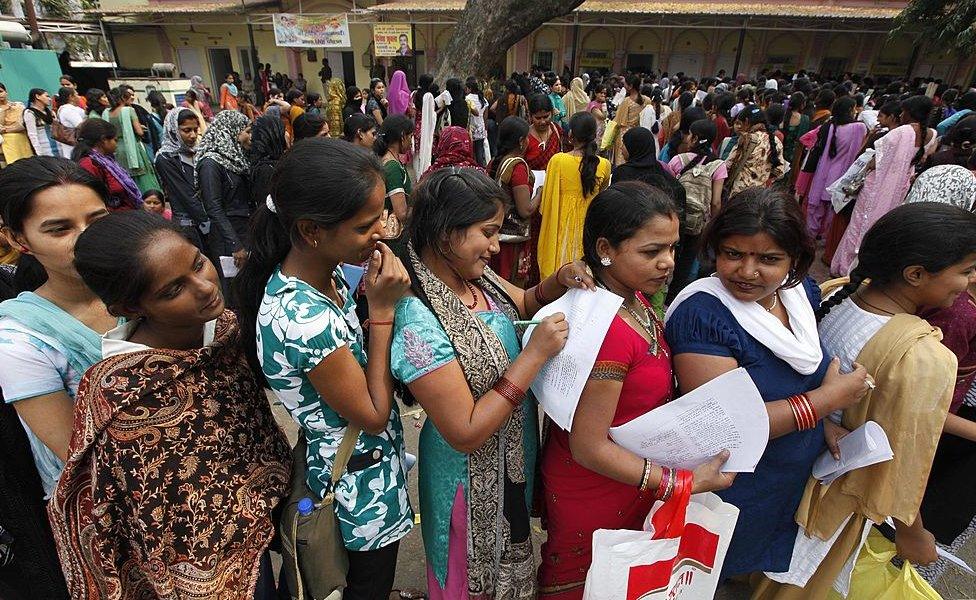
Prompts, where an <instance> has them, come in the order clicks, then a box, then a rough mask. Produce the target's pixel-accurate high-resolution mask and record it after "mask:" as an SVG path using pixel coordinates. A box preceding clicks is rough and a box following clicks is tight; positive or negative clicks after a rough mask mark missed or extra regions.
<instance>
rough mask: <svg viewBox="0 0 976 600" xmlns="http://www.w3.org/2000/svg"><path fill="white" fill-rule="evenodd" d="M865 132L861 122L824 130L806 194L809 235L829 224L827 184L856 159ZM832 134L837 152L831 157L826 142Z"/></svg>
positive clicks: (828, 141)
mask: <svg viewBox="0 0 976 600" xmlns="http://www.w3.org/2000/svg"><path fill="white" fill-rule="evenodd" d="M865 135H867V127H866V126H865V125H864V123H861V122H855V123H848V124H847V125H841V126H840V127H830V131H829V132H828V133H827V145H826V146H825V147H824V151H823V154H822V155H821V156H820V162H818V163H817V170H816V171H814V173H813V179H812V180H811V181H810V192H809V194H808V195H807V198H808V200H807V202H808V203H809V209H808V211H807V227H808V228H809V229H810V232H811V233H812V234H813V235H815V236H816V235H820V234H823V233H825V232H826V231H827V229H829V228H830V221H831V220H832V217H833V208H832V207H831V206H830V194H829V193H827V186H829V185H830V184H832V183H834V182H835V181H837V180H838V179H840V178H841V176H842V175H844V172H845V171H847V169H848V168H850V166H851V165H852V164H853V163H854V161H855V160H856V159H857V156H858V153H859V151H860V150H861V145H862V144H863V143H864V136H865ZM835 136H836V138H837V140H836V146H835V148H836V150H837V154H835V155H834V156H833V157H831V156H830V144H831V142H832V141H833V138H834V137H835ZM821 204H824V205H821Z"/></svg>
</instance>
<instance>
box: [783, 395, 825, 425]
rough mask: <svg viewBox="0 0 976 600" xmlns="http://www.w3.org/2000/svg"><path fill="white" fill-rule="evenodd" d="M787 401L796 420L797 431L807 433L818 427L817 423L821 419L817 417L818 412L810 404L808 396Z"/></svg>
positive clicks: (793, 397)
mask: <svg viewBox="0 0 976 600" xmlns="http://www.w3.org/2000/svg"><path fill="white" fill-rule="evenodd" d="M786 401H787V402H789V403H790V409H792V411H793V418H794V419H796V429H797V431H805V430H807V429H813V428H814V427H816V426H817V421H819V420H820V418H819V417H818V416H817V411H816V409H814V408H813V403H812V402H810V398H809V397H808V396H807V395H806V394H797V395H795V396H790V397H789V398H787V399H786Z"/></svg>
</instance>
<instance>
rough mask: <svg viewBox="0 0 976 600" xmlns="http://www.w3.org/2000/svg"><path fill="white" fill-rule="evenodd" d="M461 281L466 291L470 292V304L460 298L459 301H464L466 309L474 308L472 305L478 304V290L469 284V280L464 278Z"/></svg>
mask: <svg viewBox="0 0 976 600" xmlns="http://www.w3.org/2000/svg"><path fill="white" fill-rule="evenodd" d="M463 281H464V285H465V287H467V288H468V291H469V292H471V304H468V303H467V302H464V300H462V301H461V302H464V306H466V307H467V309H468V310H474V307H475V306H478V290H477V289H475V287H474V286H473V285H471V282H470V281H468V280H467V279H464V280H463Z"/></svg>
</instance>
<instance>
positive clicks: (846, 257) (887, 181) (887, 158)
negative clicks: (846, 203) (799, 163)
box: [830, 125, 936, 275]
mask: <svg viewBox="0 0 976 600" xmlns="http://www.w3.org/2000/svg"><path fill="white" fill-rule="evenodd" d="M927 131H928V130H927ZM935 139H936V136H935V135H934V132H933V135H932V140H931V141H929V143H928V144H926V145H925V153H926V154H927V153H929V152H931V151H932V149H933V148H934V145H935ZM874 149H875V151H876V154H875V156H874V161H875V169H874V171H872V172H871V173H870V174H868V176H867V178H866V179H865V180H864V187H863V188H862V189H861V193H860V194H859V195H858V197H857V203H856V204H855V205H854V213H853V214H852V215H851V223H850V225H848V227H847V231H846V232H844V237H843V238H842V239H841V241H840V245H839V246H838V247H837V252H836V253H835V254H834V258H833V260H831V262H830V272H831V273H834V274H837V275H847V274H848V273H849V272H850V270H851V265H852V264H853V263H854V259H855V258H856V257H857V250H858V248H859V247H860V245H861V240H862V239H863V238H864V234H865V233H867V231H868V230H869V229H871V226H872V225H874V224H875V223H876V222H877V220H878V219H880V218H881V217H883V216H884V215H885V214H887V213H888V211H890V210H891V209H893V208H895V207H896V206H899V205H901V204H902V203H903V202H904V201H905V195H906V194H907V193H908V188H909V186H910V184H911V178H912V159H913V158H914V157H915V154H916V153H917V152H918V147H917V146H916V145H915V129H914V128H912V126H911V125H902V126H900V127H896V128H895V129H892V130H891V131H890V132H888V133H887V134H886V135H885V136H884V137H883V138H881V139H880V140H878V141H877V142H875V144H874Z"/></svg>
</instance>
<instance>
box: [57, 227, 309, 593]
mask: <svg viewBox="0 0 976 600" xmlns="http://www.w3.org/2000/svg"><path fill="white" fill-rule="evenodd" d="M74 263H75V266H76V268H77V269H78V272H79V274H80V275H81V278H82V280H83V281H84V282H85V284H86V285H87V286H88V287H89V288H90V289H91V290H92V291H94V292H95V293H96V294H97V295H98V297H99V299H101V301H102V302H103V303H104V304H105V306H107V307H108V310H109V312H111V313H112V314H113V315H116V316H118V317H120V318H123V319H125V322H124V323H123V324H121V325H119V326H118V327H116V328H114V329H112V330H110V331H108V332H107V333H105V334H104V335H103V336H102V338H101V354H102V360H101V362H98V363H96V364H95V365H94V366H93V367H92V368H91V369H89V370H88V372H87V373H86V374H85V376H84V377H83V378H82V380H81V383H80V384H79V386H78V394H77V397H76V403H75V410H74V414H75V418H74V430H73V432H72V438H71V445H70V446H69V457H68V460H67V463H66V465H65V468H64V473H63V474H62V476H61V478H60V480H59V482H58V487H57V489H56V490H55V492H54V497H53V498H52V500H51V502H50V503H49V504H48V514H49V515H50V517H51V523H52V525H53V527H52V529H53V531H54V535H55V539H56V541H57V545H58V551H59V552H58V553H59V556H60V558H61V565H62V567H63V568H64V571H65V575H66V579H67V581H68V587H69V589H70V590H71V597H72V598H73V599H75V600H102V599H103V598H106V597H111V596H114V597H118V598H126V599H128V598H145V597H158V598H164V597H171V596H206V597H219V598H225V599H227V600H273V599H274V598H276V597H277V594H276V592H275V585H274V573H273V572H272V569H271V558H270V555H269V554H268V553H267V548H268V545H269V544H270V543H271V538H272V537H273V535H274V524H273V522H272V516H271V512H272V510H274V508H275V506H276V505H277V504H278V502H279V500H280V499H281V498H282V497H283V496H284V495H285V493H286V491H287V489H288V488H287V486H288V475H289V472H290V467H291V464H290V463H291V461H290V459H289V456H288V445H287V441H286V440H285V436H284V434H283V433H282V431H281V429H280V428H279V427H278V425H277V423H275V420H274V416H273V415H272V414H271V406H270V405H269V404H268V400H267V398H266V396H265V395H264V393H263V392H262V389H261V386H260V385H259V384H258V379H257V377H255V374H254V373H253V372H252V371H251V370H250V369H249V368H248V364H247V360H246V359H245V356H244V346H243V344H242V343H241V333H240V329H239V328H238V326H237V318H236V317H235V316H234V314H233V313H232V312H231V311H229V310H227V309H226V308H225V305H224V300H223V297H222V295H221V292H220V279H219V277H218V274H217V270H216V269H215V268H214V266H213V264H212V263H211V262H210V261H209V260H208V259H207V257H206V256H204V255H203V254H202V253H201V252H200V250H199V249H198V248H197V247H196V246H194V245H193V244H191V243H190V242H189V240H187V239H186V238H185V237H184V236H183V233H182V230H181V229H180V227H179V225H176V224H174V223H171V222H170V221H167V220H165V219H163V218H162V217H160V216H158V215H155V214H151V213H149V212H147V211H141V210H138V211H128V212H126V213H117V214H114V215H110V216H108V217H106V218H104V219H100V220H98V221H96V222H95V223H92V225H91V227H89V228H87V229H86V230H85V231H84V232H83V233H82V235H80V236H79V237H78V242H77V243H76V245H75V249H74ZM133 494H136V495H137V496H136V497H137V498H138V501H135V502H134V501H132V497H133Z"/></svg>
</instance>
